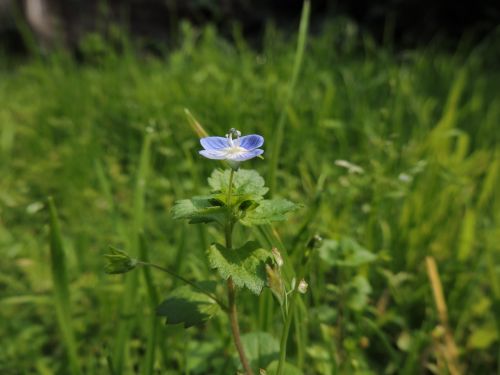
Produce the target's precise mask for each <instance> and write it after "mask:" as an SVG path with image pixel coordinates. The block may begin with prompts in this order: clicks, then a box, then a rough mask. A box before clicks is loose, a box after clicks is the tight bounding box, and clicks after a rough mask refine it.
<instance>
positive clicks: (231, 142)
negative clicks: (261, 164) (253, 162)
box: [200, 129, 264, 164]
mask: <svg viewBox="0 0 500 375" xmlns="http://www.w3.org/2000/svg"><path fill="white" fill-rule="evenodd" d="M240 136H241V133H240V132H239V131H238V130H236V129H231V130H229V133H228V134H226V137H225V138H224V137H206V138H202V139H200V143H201V145H202V146H203V148H204V150H201V151H200V154H201V155H203V156H204V157H206V158H208V159H215V160H227V161H228V162H230V163H236V164H237V163H239V162H241V161H245V160H248V159H252V158H255V157H256V156H259V155H261V154H262V153H264V150H262V149H260V148H259V147H261V146H262V145H263V144H264V137H262V136H260V135H257V134H251V135H245V136H244V137H240ZM233 137H235V139H233Z"/></svg>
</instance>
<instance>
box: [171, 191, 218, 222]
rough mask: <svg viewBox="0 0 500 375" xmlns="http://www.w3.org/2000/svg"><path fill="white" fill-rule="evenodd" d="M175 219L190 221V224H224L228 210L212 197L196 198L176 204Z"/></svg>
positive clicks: (174, 208) (173, 213) (173, 209)
mask: <svg viewBox="0 0 500 375" xmlns="http://www.w3.org/2000/svg"><path fill="white" fill-rule="evenodd" d="M172 216H173V218H174V219H188V220H189V223H190V224H197V223H211V222H217V223H220V224H223V223H224V221H225V219H226V217H227V209H226V207H224V206H221V204H220V202H218V201H217V200H216V199H214V198H213V197H212V196H203V197H194V198H192V199H183V200H180V201H177V202H175V205H174V207H172Z"/></svg>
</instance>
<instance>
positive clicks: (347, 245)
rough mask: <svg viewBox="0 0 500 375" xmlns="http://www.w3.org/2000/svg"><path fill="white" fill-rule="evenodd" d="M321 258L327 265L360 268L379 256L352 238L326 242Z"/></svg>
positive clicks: (321, 247) (322, 247) (320, 254)
mask: <svg viewBox="0 0 500 375" xmlns="http://www.w3.org/2000/svg"><path fill="white" fill-rule="evenodd" d="M319 256H320V258H321V259H322V260H323V261H325V262H326V263H327V264H329V265H331V266H337V267H359V266H362V265H363V264H367V263H372V262H374V261H375V260H377V255H376V254H373V253H372V252H371V251H369V250H367V249H365V248H364V247H363V246H361V245H360V244H359V243H358V242H356V241H355V240H354V239H352V238H350V237H342V238H340V239H339V240H324V241H323V243H322V244H321V246H320V248H319Z"/></svg>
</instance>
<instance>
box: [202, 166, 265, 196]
mask: <svg viewBox="0 0 500 375" xmlns="http://www.w3.org/2000/svg"><path fill="white" fill-rule="evenodd" d="M229 175H230V171H229V170H228V169H226V170H221V169H216V170H214V171H213V172H212V174H211V175H210V177H209V178H208V184H209V185H210V187H211V188H212V189H213V192H214V193H222V194H223V195H227V190H228V187H229ZM268 190H269V189H268V188H267V187H265V181H264V179H263V178H262V176H261V175H260V174H259V173H258V172H257V171H255V170H251V169H250V170H248V169H238V170H237V171H236V172H235V173H234V177H233V192H232V195H234V197H235V198H236V199H237V200H238V201H241V200H243V199H249V200H255V201H258V200H261V199H262V198H263V196H264V195H265V194H266V193H267V192H268Z"/></svg>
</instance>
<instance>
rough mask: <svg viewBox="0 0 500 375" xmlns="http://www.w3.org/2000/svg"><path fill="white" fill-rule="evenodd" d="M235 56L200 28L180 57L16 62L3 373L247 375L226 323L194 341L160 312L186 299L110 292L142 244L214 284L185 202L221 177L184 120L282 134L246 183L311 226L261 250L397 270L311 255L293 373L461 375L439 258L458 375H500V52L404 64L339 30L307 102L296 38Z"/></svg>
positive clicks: (167, 281) (274, 314)
mask: <svg viewBox="0 0 500 375" xmlns="http://www.w3.org/2000/svg"><path fill="white" fill-rule="evenodd" d="M235 40H236V43H234V44H231V43H229V42H227V41H226V40H223V39H222V38H220V37H219V36H218V35H217V33H216V32H215V31H214V29H213V28H206V29H203V30H198V29H193V28H191V27H188V26H185V27H184V28H183V37H182V42H181V43H180V45H179V46H178V48H176V49H174V50H172V51H170V52H169V53H168V57H166V58H157V57H151V56H148V55H144V54H141V55H136V54H134V53H132V52H130V49H125V52H122V53H120V54H119V53H115V52H113V50H112V48H111V47H110V48H107V49H106V48H105V49H103V50H95V49H92V48H90V47H89V48H88V49H87V50H86V55H85V61H86V62H85V63H77V62H75V61H73V60H72V59H70V58H68V57H67V56H65V55H64V54H54V55H51V56H48V57H44V58H40V59H33V60H30V61H26V62H23V63H22V64H19V65H15V66H14V64H13V62H12V61H8V60H6V59H4V60H5V61H2V62H1V63H0V103H2V105H1V106H0V173H1V176H2V177H1V178H0V254H1V256H2V262H0V311H1V313H0V317H1V319H0V373H2V374H30V373H41V374H51V373H57V374H67V373H69V371H70V369H71V367H72V366H75V363H78V364H79V365H80V366H81V369H82V373H88V374H107V373H110V363H111V364H112V367H113V370H114V372H115V373H117V374H118V373H120V372H121V373H124V374H129V373H134V371H136V372H142V373H147V370H145V369H147V368H150V367H151V366H153V367H154V368H156V369H162V370H161V373H167V374H188V373H189V374H197V373H199V374H204V373H213V374H230V373H234V372H235V370H234V366H235V365H234V363H235V362H234V360H235V357H234V356H235V351H234V348H233V346H232V342H231V337H230V333H229V327H228V322H227V319H226V318H225V317H223V316H222V315H221V317H220V318H216V319H214V320H212V321H210V322H209V323H208V324H207V325H206V326H205V327H202V328H199V329H197V328H196V329H189V330H187V331H184V330H182V329H180V328H177V327H166V326H164V325H163V324H160V325H159V326H158V325H156V324H155V322H152V321H151V319H152V318H153V316H152V313H153V311H152V308H151V304H152V302H153V301H154V300H155V299H156V298H157V297H156V295H157V296H158V297H159V298H160V299H162V298H163V297H165V295H166V293H167V291H168V290H170V289H171V288H172V287H173V286H174V285H176V280H174V279H172V278H169V277H168V276H166V275H163V274H157V273H155V272H151V273H146V274H142V271H141V272H134V273H132V274H129V275H127V278H128V280H127V281H124V280H123V278H122V277H120V276H109V275H105V274H104V273H103V265H104V259H103V257H102V255H103V254H104V253H105V251H106V246H107V245H108V244H112V245H114V246H117V247H121V248H126V249H127V250H129V251H130V252H131V253H132V254H134V255H135V254H139V253H140V252H142V253H144V251H146V250H144V249H142V250H141V241H140V238H141V237H140V235H141V232H142V231H144V238H145V239H146V240H145V242H144V243H145V244H147V246H146V247H147V254H148V258H149V260H150V261H152V262H154V263H157V264H161V265H165V266H168V267H169V268H172V269H174V270H175V271H176V272H178V273H179V274H181V275H183V276H184V277H186V278H188V279H190V280H202V279H206V278H207V277H213V276H212V275H213V272H212V271H211V270H209V269H208V266H207V262H206V259H205V253H204V250H205V249H206V248H207V246H208V244H209V243H210V242H211V241H212V240H213V239H214V236H216V233H215V232H214V231H212V230H211V229H210V228H209V227H203V228H201V229H200V228H197V227H195V226H188V225H187V224H183V223H180V222H174V221H173V220H172V219H171V217H170V215H169V210H170V208H171V207H172V204H173V202H174V200H176V199H181V198H187V197H189V196H191V195H192V194H198V193H202V192H204V191H206V183H205V180H206V178H207V177H208V175H209V173H210V171H211V170H212V169H213V168H215V167H217V166H218V165H216V164H215V163H213V162H210V161H209V160H206V159H202V158H201V157H200V156H199V155H198V154H197V150H198V149H199V145H198V140H197V137H196V135H195V134H194V133H193V132H192V130H191V128H190V126H189V123H188V121H187V119H186V117H185V113H184V108H188V109H189V110H190V111H191V112H192V113H193V115H194V116H195V117H196V119H197V120H198V121H200V123H201V124H202V125H203V126H204V128H205V129H207V130H208V131H209V132H210V133H211V134H214V135H217V134H225V132H226V131H227V129H228V128H230V127H236V128H238V129H240V130H241V131H242V132H243V133H252V132H258V133H260V134H263V135H264V137H265V138H266V144H265V150H266V153H265V154H264V155H265V156H266V159H265V160H264V161H259V160H255V161H251V162H248V164H247V167H252V168H256V169H257V170H258V171H259V172H260V173H261V174H262V175H264V176H265V177H266V179H268V183H270V182H269V178H270V174H272V170H273V169H272V168H273V160H274V161H275V162H276V163H277V165H278V169H277V173H276V183H275V185H274V189H275V195H276V196H283V197H286V198H288V199H291V200H293V201H296V202H300V203H303V204H304V205H305V208H304V209H302V211H300V212H299V213H298V214H295V215H293V216H292V218H291V220H290V221H289V222H288V223H286V224H283V225H278V226H276V228H275V231H273V230H272V228H268V227H265V228H262V229H261V230H259V231H257V232H256V233H255V235H256V236H257V237H258V238H259V240H260V241H261V242H262V243H264V244H268V245H271V244H274V245H279V247H280V248H281V249H285V248H286V249H287V250H288V252H289V255H290V261H297V260H298V259H300V258H301V254H302V251H303V249H304V248H305V245H306V243H307V241H308V239H309V238H310V237H311V236H312V235H314V234H316V233H320V234H321V235H322V236H323V237H324V238H325V239H336V240H339V241H346V242H345V243H347V244H350V245H349V246H353V247H355V248H359V247H362V248H365V249H368V250H369V251H371V252H373V253H375V254H377V255H378V258H377V260H376V261H375V262H374V263H370V264H368V265H366V264H364V265H359V266H354V267H341V266H338V265H337V266H336V265H332V262H333V263H334V261H335V259H331V258H332V256H331V254H328V253H326V254H325V253H321V254H319V253H314V254H313V255H312V259H311V263H310V269H309V270H308V272H307V277H306V278H307V279H308V281H309V285H310V293H308V294H307V295H306V296H305V297H304V298H303V299H302V300H297V303H296V309H295V314H294V319H293V322H292V327H291V330H290V337H289V343H288V350H287V361H288V362H290V363H292V364H295V365H298V366H299V367H301V369H302V370H303V372H304V373H305V374H316V373H317V374H345V373H366V374H370V373H403V374H415V373H420V372H422V371H425V368H431V369H433V370H435V371H437V372H438V373H442V374H444V373H447V370H446V368H447V365H448V362H447V360H446V354H447V352H446V348H445V347H444V348H443V346H442V345H441V344H442V343H444V337H443V335H442V334H440V329H439V328H438V326H439V325H440V320H439V316H438V313H437V310H436V305H435V302H434V299H433V295H432V289H431V286H430V284H429V278H428V275H427V272H426V267H425V257H426V256H433V257H434V258H435V259H436V261H437V263H438V267H439V274H440V278H441V282H442V284H443V290H444V295H445V299H446V304H447V307H448V319H449V327H450V330H451V332H452V334H453V337H454V340H455V342H456V345H457V346H458V348H459V357H458V362H459V365H460V366H461V368H462V369H463V370H464V372H467V373H472V374H486V373H495V372H496V373H499V371H500V364H499V363H498V361H499V354H498V347H499V346H500V334H499V331H500V320H499V317H500V310H499V306H500V289H499V287H498V285H499V282H498V280H499V277H500V268H499V266H498V265H499V264H500V247H499V244H500V240H499V238H500V199H499V189H498V188H497V186H498V184H499V183H500V148H499V144H500V143H499V141H500V139H499V138H500V132H499V131H498V128H499V124H500V100H499V96H498V87H499V86H500V73H499V71H498V69H496V67H495V64H494V63H492V62H494V61H495V60H494V58H495V54H498V47H495V45H496V44H495V40H498V36H492V37H491V38H489V39H488V40H485V41H484V42H482V44H481V45H479V46H476V47H475V48H470V47H468V46H466V45H465V43H464V45H463V46H462V47H461V48H460V49H459V50H458V51H446V50H442V49H440V48H439V45H438V44H433V45H431V46H428V47H426V48H419V49H416V50H412V51H399V52H394V51H393V50H392V49H391V48H390V46H387V47H380V46H377V45H376V44H375V43H374V42H373V41H372V39H371V38H370V37H369V36H367V35H364V34H360V33H359V31H358V30H357V28H356V27H355V25H353V24H351V23H349V22H347V21H342V20H339V21H337V22H336V23H333V24H330V25H326V26H325V27H324V29H323V31H322V32H321V33H319V34H318V35H316V36H312V37H310V38H309V40H308V43H307V47H306V50H305V53H304V56H303V65H302V70H301V72H300V74H299V75H298V78H297V83H296V86H295V90H294V95H293V96H291V97H290V98H289V99H287V98H288V95H289V94H288V92H289V90H290V79H291V77H292V75H293V69H294V67H293V61H294V58H295V54H296V40H297V38H296V37H293V38H292V37H290V38H284V37H283V35H281V34H280V33H279V32H278V31H276V30H275V29H274V28H272V27H269V28H268V30H267V32H266V34H265V36H264V37H263V41H262V48H261V49H260V50H258V51H255V50H253V49H251V48H250V47H248V46H247V45H246V43H245V41H244V40H243V39H242V38H241V37H239V35H238V34H237V33H236V34H235ZM103 43H104V44H105V45H106V41H105V40H103ZM90 45H92V44H90ZM111 45H112V43H110V46H111ZM108 47H109V46H108ZM495 48H496V49H495ZM287 100H290V103H289V105H288V106H287V107H286V113H285V114H284V119H283V120H279V119H280V113H281V111H282V108H283V105H284V104H285V103H286V102H287ZM279 121H283V124H284V125H280V126H283V129H284V132H283V143H282V146H281V151H280V153H279V155H275V156H274V157H273V155H272V152H271V150H273V149H278V150H279V149H280V148H279V147H278V148H273V146H274V145H273V144H272V140H273V139H274V136H275V134H276V133H275V131H276V128H275V126H276V124H277V123H278V122H279ZM148 129H150V130H148ZM151 130H153V132H151ZM339 159H342V160H348V161H350V162H352V163H355V164H356V165H358V166H360V167H362V169H363V172H362V173H349V172H348V171H347V170H346V169H345V168H342V167H339V166H337V165H336V164H335V161H336V160H339ZM144 181H145V183H143V182H144ZM48 196H52V197H53V199H54V202H55V204H56V206H57V209H58V212H59V224H60V231H61V233H62V240H61V241H59V240H58V241H57V243H56V245H57V246H54V245H53V247H52V255H53V254H55V252H54V251H55V250H56V251H57V252H64V255H65V262H62V261H60V262H59V263H57V267H63V266H64V263H65V267H64V268H65V272H66V276H64V271H61V273H60V274H58V273H57V272H56V273H54V272H53V271H56V270H57V267H55V268H53V269H52V268H51V259H52V262H53V258H51V251H50V246H49V243H50V232H49V230H50V226H49V223H50V220H49V219H50V216H49V209H48V207H47V203H46V202H47V201H46V198H47V197H48ZM54 217H55V216H53V219H54ZM53 228H55V227H54V226H53ZM276 234H279V237H277V235H276ZM52 235H53V236H54V232H52ZM247 235H248V234H246V233H242V232H240V233H235V241H236V242H237V243H239V242H241V240H242V239H243V238H245V237H246V236H247ZM53 238H54V237H53ZM353 244H354V245H353ZM143 246H144V245H143ZM356 246H357V247H356ZM333 258H334V257H333ZM53 264H54V263H53ZM53 276H54V277H53ZM142 276H144V277H142ZM65 278H67V279H68V280H69V285H61V283H64V279H65ZM66 287H67V288H68V290H69V296H68V297H69V303H68V305H69V306H62V305H61V303H65V302H64V299H65V298H66V296H65V293H66V292H64V290H66V289H65V288H66ZM61 293H62V294H61ZM58 296H59V297H58ZM61 296H62V297H63V298H61ZM54 298H55V299H54ZM239 301H240V302H239V303H240V307H239V310H240V319H241V328H242V332H243V333H247V332H256V331H260V330H262V329H264V328H265V329H267V330H268V331H269V332H270V333H271V334H272V336H273V337H274V338H275V339H276V340H277V341H278V342H279V338H280V334H281V327H282V326H283V322H282V319H281V314H280V312H279V307H278V306H277V304H276V303H270V302H271V301H272V299H271V297H270V293H269V292H268V291H267V292H265V293H264V294H263V295H262V296H261V297H260V300H258V299H257V298H256V297H254V296H252V295H251V294H250V293H247V292H242V293H240V298H239ZM258 302H260V306H259V303H258ZM54 307H55V308H56V312H57V314H55V313H54ZM68 314H71V317H69V315H68ZM68 317H69V318H68ZM495 319H497V320H495ZM68 327H69V328H68ZM61 328H62V330H61ZM65 329H66V330H65ZM153 330H154V331H155V334H156V336H155V337H153V338H152V337H151V332H152V331H153ZM68 332H72V333H68ZM72 336H74V339H73V338H72ZM155 342H156V343H157V345H156V349H155V348H154V347H153V346H154V343H155ZM75 345H76V348H75V347H74V346H75ZM75 351H76V353H75ZM75 357H76V358H75ZM152 362H154V363H152ZM167 370H168V371H167ZM74 373H76V371H74Z"/></svg>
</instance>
